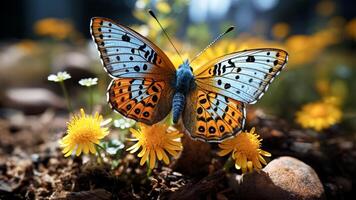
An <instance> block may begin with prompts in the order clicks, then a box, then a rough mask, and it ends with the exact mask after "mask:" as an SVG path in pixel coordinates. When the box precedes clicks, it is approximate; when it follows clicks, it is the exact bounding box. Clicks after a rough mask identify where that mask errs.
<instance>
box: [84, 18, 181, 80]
mask: <svg viewBox="0 0 356 200" xmlns="http://www.w3.org/2000/svg"><path fill="white" fill-rule="evenodd" d="M90 28H91V29H90V30H91V34H92V36H93V40H94V41H95V43H96V44H97V47H98V50H99V53H100V57H101V60H102V62H103V65H104V68H105V70H106V71H107V72H108V73H109V74H111V75H112V76H113V77H118V78H119V77H120V78H125V77H126V78H137V77H147V76H149V77H150V78H154V79H156V80H158V79H172V78H173V76H174V75H175V67H174V65H173V64H172V62H171V61H170V60H169V59H168V57H167V56H166V55H165V53H164V52H163V51H162V50H161V49H160V48H159V47H157V46H156V45H155V44H153V43H152V42H151V41H149V40H148V39H147V38H145V37H143V36H141V35H140V34H139V33H137V32H136V31H134V30H132V29H130V28H129V27H126V26H124V25H122V24H118V23H116V22H115V21H113V20H111V19H107V18H102V17H94V18H92V19H91V26H90Z"/></svg>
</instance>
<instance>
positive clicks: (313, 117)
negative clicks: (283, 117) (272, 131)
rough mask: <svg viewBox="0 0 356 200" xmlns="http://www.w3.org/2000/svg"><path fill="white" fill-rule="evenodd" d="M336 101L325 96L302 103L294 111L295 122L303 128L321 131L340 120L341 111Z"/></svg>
mask: <svg viewBox="0 0 356 200" xmlns="http://www.w3.org/2000/svg"><path fill="white" fill-rule="evenodd" d="M337 104H338V103H337V101H334V100H332V99H330V98H327V99H325V100H322V101H317V102H312V103H308V104H306V105H304V106H303V107H302V108H301V110H300V111H298V112H297V113H296V122H297V123H298V124H300V125H301V126H302V127H303V128H312V129H314V130H316V131H321V130H323V129H325V128H329V127H330V126H332V125H334V124H336V123H338V122H340V120H341V117H342V112H341V110H340V108H339V106H338V105H337Z"/></svg>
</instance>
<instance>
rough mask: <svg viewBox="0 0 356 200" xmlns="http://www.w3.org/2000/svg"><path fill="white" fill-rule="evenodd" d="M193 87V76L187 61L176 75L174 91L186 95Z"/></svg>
mask: <svg viewBox="0 0 356 200" xmlns="http://www.w3.org/2000/svg"><path fill="white" fill-rule="evenodd" d="M193 85H194V75H193V70H192V67H191V66H190V65H189V61H188V60H186V61H184V62H183V64H181V65H180V66H179V68H178V70H177V74H176V90H177V91H178V92H182V93H183V94H187V93H188V91H189V90H190V89H191V88H192V87H193Z"/></svg>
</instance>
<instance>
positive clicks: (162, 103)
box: [108, 78, 173, 125]
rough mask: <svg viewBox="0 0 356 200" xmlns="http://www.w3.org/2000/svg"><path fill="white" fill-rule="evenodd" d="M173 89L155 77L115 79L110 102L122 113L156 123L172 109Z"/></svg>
mask: <svg viewBox="0 0 356 200" xmlns="http://www.w3.org/2000/svg"><path fill="white" fill-rule="evenodd" d="M172 97H173V91H172V90H171V89H169V87H167V85H166V83H165V82H164V81H155V80H153V79H138V78H137V79H130V78H118V79H114V80H113V81H112V82H111V84H110V86H109V89H108V102H109V103H110V105H111V106H112V108H113V109H115V110H116V111H118V112H119V113H121V114H122V115H124V116H126V117H129V118H131V119H134V120H136V121H140V122H144V123H146V124H149V125H151V124H154V123H157V122H159V121H161V120H162V119H163V118H164V117H165V116H167V115H168V113H169V112H170V110H171V102H172Z"/></svg>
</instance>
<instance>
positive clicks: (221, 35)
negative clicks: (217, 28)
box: [190, 26, 235, 63]
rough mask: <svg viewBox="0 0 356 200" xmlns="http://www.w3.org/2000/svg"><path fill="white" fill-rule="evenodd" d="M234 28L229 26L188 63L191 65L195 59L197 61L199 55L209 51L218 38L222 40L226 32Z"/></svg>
mask: <svg viewBox="0 0 356 200" xmlns="http://www.w3.org/2000/svg"><path fill="white" fill-rule="evenodd" d="M234 28H235V27H234V26H230V27H229V28H228V29H226V31H225V32H223V33H220V35H218V37H216V38H215V40H213V41H212V42H210V44H209V45H208V46H206V47H205V49H203V50H202V51H200V52H199V53H198V54H197V55H196V56H195V57H194V58H193V59H192V60H191V61H190V63H192V62H193V61H194V60H195V59H197V58H198V57H199V56H200V55H201V54H203V53H204V52H205V51H206V50H207V49H209V48H210V47H211V46H212V45H213V44H215V43H216V42H217V41H218V40H219V39H220V38H222V37H223V36H224V35H226V34H227V33H228V32H230V31H232V30H234Z"/></svg>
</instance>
